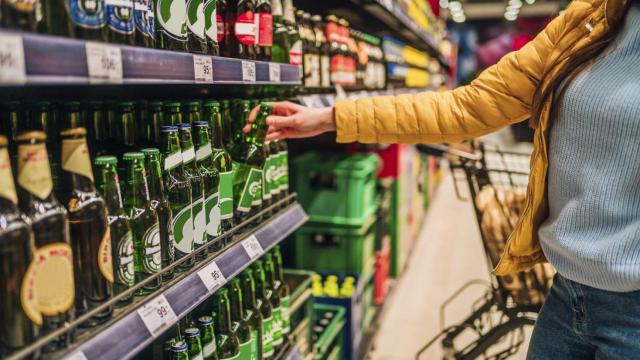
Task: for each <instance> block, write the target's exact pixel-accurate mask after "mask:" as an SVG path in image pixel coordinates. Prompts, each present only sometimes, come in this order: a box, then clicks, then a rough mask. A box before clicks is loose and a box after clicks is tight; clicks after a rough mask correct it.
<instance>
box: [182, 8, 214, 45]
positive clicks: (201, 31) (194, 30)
mask: <svg viewBox="0 0 640 360" xmlns="http://www.w3.org/2000/svg"><path fill="white" fill-rule="evenodd" d="M186 5H187V38H188V41H189V45H188V46H189V51H191V52H193V53H198V54H208V53H209V50H208V48H207V38H206V36H205V13H204V0H187V4H186Z"/></svg>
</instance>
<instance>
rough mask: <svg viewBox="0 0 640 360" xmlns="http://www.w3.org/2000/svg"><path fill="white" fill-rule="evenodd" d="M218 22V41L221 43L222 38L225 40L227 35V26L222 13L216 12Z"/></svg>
mask: <svg viewBox="0 0 640 360" xmlns="http://www.w3.org/2000/svg"><path fill="white" fill-rule="evenodd" d="M216 23H217V29H216V30H217V32H218V42H219V43H221V42H222V40H224V35H225V26H224V19H223V18H222V16H220V14H216Z"/></svg>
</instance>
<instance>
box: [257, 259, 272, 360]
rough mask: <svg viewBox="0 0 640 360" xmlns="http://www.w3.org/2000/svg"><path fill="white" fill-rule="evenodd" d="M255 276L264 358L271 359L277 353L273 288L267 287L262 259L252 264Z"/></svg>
mask: <svg viewBox="0 0 640 360" xmlns="http://www.w3.org/2000/svg"><path fill="white" fill-rule="evenodd" d="M251 269H252V270H253V278H254V280H255V283H256V297H257V298H258V304H257V305H258V307H259V309H260V314H262V358H263V359H269V358H272V357H273V356H274V354H275V350H274V347H273V308H272V306H271V296H272V294H271V290H269V289H268V288H267V280H266V275H265V272H264V267H263V263H262V260H257V261H256V262H254V263H253V264H251Z"/></svg>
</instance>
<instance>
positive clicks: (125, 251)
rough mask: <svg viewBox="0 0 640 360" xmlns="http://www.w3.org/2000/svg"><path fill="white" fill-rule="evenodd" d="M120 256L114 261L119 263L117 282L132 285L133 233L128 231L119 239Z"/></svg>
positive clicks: (133, 272)
mask: <svg viewBox="0 0 640 360" xmlns="http://www.w3.org/2000/svg"><path fill="white" fill-rule="evenodd" d="M117 246H118V249H117V250H118V258H117V259H115V261H114V263H116V264H117V269H116V282H118V283H120V284H123V285H128V286H132V285H133V282H134V274H135V270H134V266H133V256H134V255H133V233H131V231H128V232H127V233H126V234H124V236H122V238H121V239H120V241H118V245H117Z"/></svg>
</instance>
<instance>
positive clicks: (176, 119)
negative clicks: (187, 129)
mask: <svg viewBox="0 0 640 360" xmlns="http://www.w3.org/2000/svg"><path fill="white" fill-rule="evenodd" d="M165 120H166V122H167V124H165V125H178V124H182V122H183V121H182V114H181V113H180V111H178V110H171V111H169V112H168V113H167V117H166V119H165Z"/></svg>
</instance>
